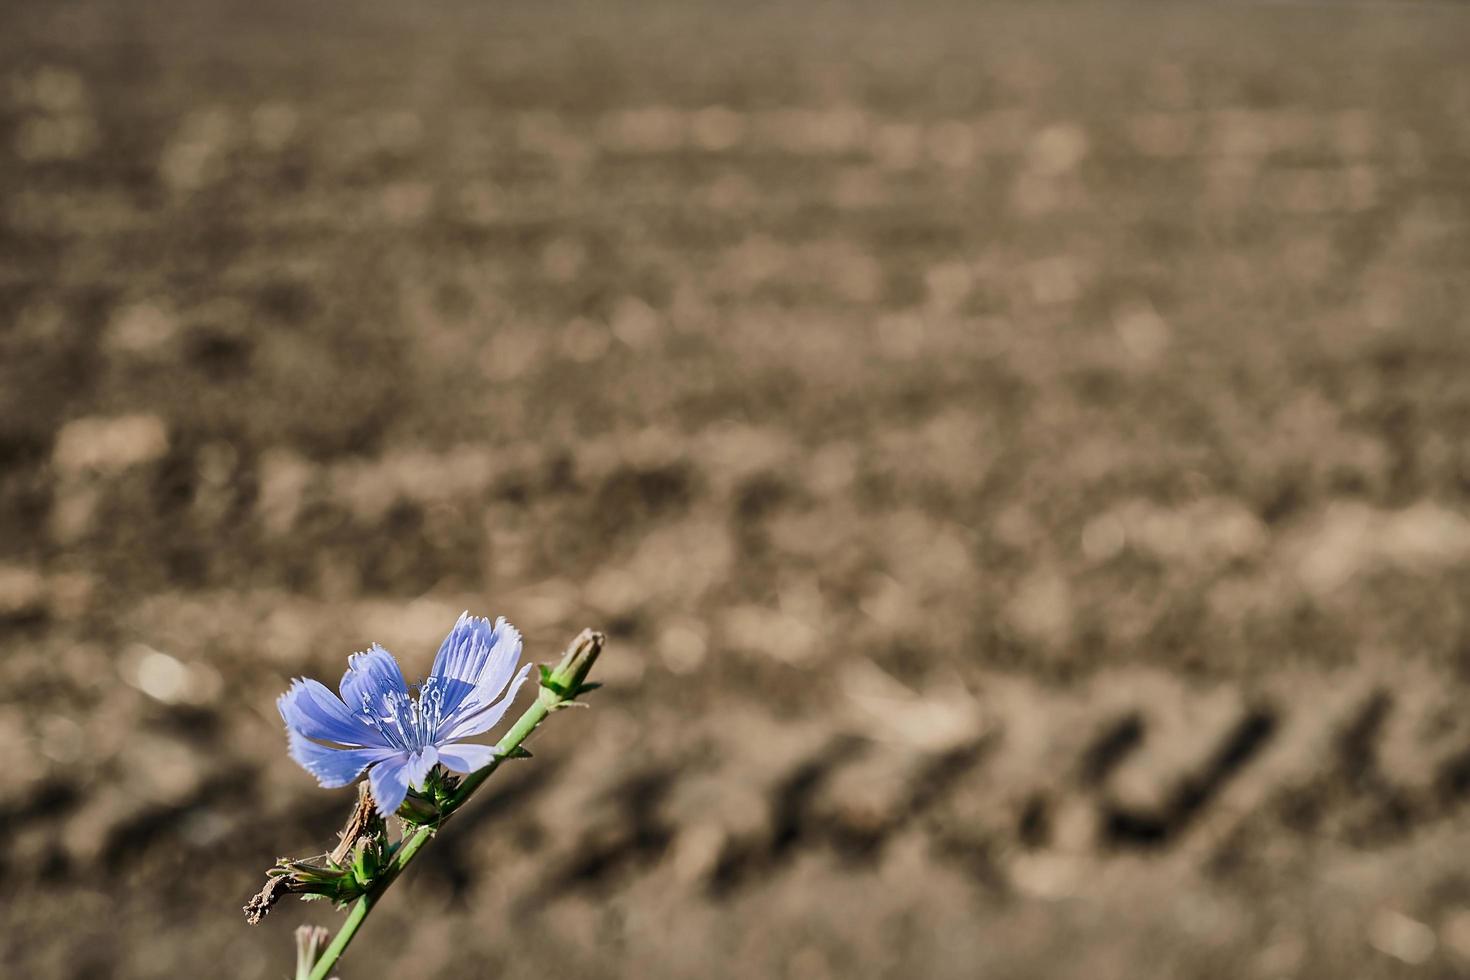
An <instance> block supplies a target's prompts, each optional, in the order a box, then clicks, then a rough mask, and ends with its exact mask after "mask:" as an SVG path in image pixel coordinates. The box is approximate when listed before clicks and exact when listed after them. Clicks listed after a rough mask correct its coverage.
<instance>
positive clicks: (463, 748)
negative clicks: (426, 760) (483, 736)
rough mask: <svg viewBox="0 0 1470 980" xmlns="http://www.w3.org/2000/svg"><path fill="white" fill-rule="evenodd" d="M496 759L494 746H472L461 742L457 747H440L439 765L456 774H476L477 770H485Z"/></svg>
mask: <svg viewBox="0 0 1470 980" xmlns="http://www.w3.org/2000/svg"><path fill="white" fill-rule="evenodd" d="M494 759H495V746H493V745H470V744H469V743H467V742H461V743H459V744H457V745H441V746H440V747H439V764H440V765H442V766H444V768H446V769H450V770H453V771H454V772H474V771H475V770H476V769H484V768H485V767H486V766H488V765H489V764H490V763H491V762H492V761H493V760H494Z"/></svg>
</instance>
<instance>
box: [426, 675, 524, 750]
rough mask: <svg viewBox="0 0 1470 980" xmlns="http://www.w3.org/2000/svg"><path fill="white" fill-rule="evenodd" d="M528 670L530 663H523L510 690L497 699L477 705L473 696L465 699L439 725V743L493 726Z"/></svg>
mask: <svg viewBox="0 0 1470 980" xmlns="http://www.w3.org/2000/svg"><path fill="white" fill-rule="evenodd" d="M530 671H531V665H530V664H523V665H522V666H521V669H520V672H519V673H517V674H516V679H515V682H514V683H513V684H511V686H510V690H509V691H507V692H506V694H505V697H503V698H501V699H500V700H499V701H495V702H491V703H486V704H484V705H479V704H477V703H475V699H474V698H469V699H466V701H465V703H464V705H463V706H462V709H461V710H460V711H459V712H458V713H457V714H456V715H455V716H454V717H451V718H446V719H445V720H444V724H443V725H441V726H440V728H439V731H440V733H441V734H440V736H439V741H440V742H441V744H442V743H443V742H457V741H459V740H460V739H462V738H469V737H470V736H472V735H479V734H480V733H482V732H487V731H489V730H490V729H491V728H493V727H495V723H496V722H498V721H500V719H501V718H502V717H504V716H505V712H506V710H507V709H509V708H510V704H511V702H512V701H514V700H515V698H516V692H518V691H519V690H520V689H521V685H522V684H524V683H525V682H526V675H527V674H528V673H530ZM504 686H505V684H504V682H501V687H504ZM495 693H496V694H498V693H500V689H499V688H496V691H495ZM446 729H447V730H446Z"/></svg>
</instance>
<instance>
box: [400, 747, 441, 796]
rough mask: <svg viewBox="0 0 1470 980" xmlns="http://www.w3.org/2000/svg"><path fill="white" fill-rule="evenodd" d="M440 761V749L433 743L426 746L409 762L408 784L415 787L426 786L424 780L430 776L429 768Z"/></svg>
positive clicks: (421, 787)
mask: <svg viewBox="0 0 1470 980" xmlns="http://www.w3.org/2000/svg"><path fill="white" fill-rule="evenodd" d="M438 761H439V750H438V749H436V748H434V746H432V745H428V746H425V747H424V750H423V751H422V752H420V753H419V754H418V755H415V756H412V757H410V759H409V763H408V773H407V776H408V785H410V786H412V787H414V788H415V789H423V788H424V780H425V779H427V778H428V776H429V770H430V769H433V768H434V765H435V764H436V763H437V762H438Z"/></svg>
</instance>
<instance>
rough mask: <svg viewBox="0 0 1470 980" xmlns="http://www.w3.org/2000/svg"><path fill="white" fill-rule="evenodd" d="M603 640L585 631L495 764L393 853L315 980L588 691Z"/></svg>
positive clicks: (472, 777) (323, 977)
mask: <svg viewBox="0 0 1470 980" xmlns="http://www.w3.org/2000/svg"><path fill="white" fill-rule="evenodd" d="M602 642H603V637H602V634H601V633H594V632H593V631H591V630H583V631H582V633H581V634H580V635H579V636H578V637H577V638H576V639H575V640H573V641H572V645H571V646H569V647H568V648H567V652H566V654H565V655H564V656H563V657H562V661H561V663H560V664H558V665H557V668H556V669H555V670H554V671H551V672H550V673H549V674H548V675H546V676H545V677H543V679H542V682H541V684H540V687H539V690H538V692H537V696H536V701H535V703H534V704H532V705H531V706H530V707H529V708H527V709H526V711H525V713H524V714H522V715H521V717H520V718H518V719H517V720H516V723H515V724H514V725H512V726H511V728H510V731H508V732H506V733H505V736H504V737H503V738H501V740H500V741H499V742H497V743H496V744H495V758H494V759H492V760H491V761H490V764H489V765H487V766H485V767H484V768H482V769H478V770H476V771H475V772H472V773H470V774H469V775H468V776H466V777H465V778H464V780H463V781H462V782H461V783H460V784H459V787H458V788H457V789H456V790H455V791H454V795H452V796H451V797H450V798H449V799H447V800H445V801H444V803H443V805H441V806H440V808H439V816H438V817H437V818H436V819H435V820H434V822H433V823H428V824H421V825H419V826H418V827H416V828H414V831H413V833H411V834H410V835H409V836H407V837H405V838H404V840H403V843H402V844H400V845H399V846H398V849H397V850H396V851H394V852H393V861H392V863H391V864H389V865H388V867H387V869H386V870H385V871H384V872H383V874H382V875H381V876H380V877H379V878H378V880H377V881H375V882H373V886H372V887H371V888H370V889H368V891H367V893H366V894H364V895H363V896H362V897H361V898H359V899H358V900H357V901H356V902H354V903H353V905H352V911H350V912H348V913H347V919H346V921H344V922H343V923H342V928H341V929H339V930H338V931H337V935H336V936H335V937H333V939H332V944H331V945H330V946H328V947H327V948H326V949H325V950H324V951H323V952H322V955H321V959H319V960H317V961H316V966H315V967H314V968H313V969H312V971H311V977H310V980H327V977H328V976H329V975H330V974H331V972H332V969H333V967H335V966H336V965H337V961H338V960H339V959H341V958H342V954H343V953H345V952H347V947H348V945H349V944H351V942H352V937H354V936H355V935H357V930H358V929H360V928H361V927H362V924H363V922H364V921H366V919H367V917H368V914H369V913H370V912H372V910H373V908H374V907H375V906H377V904H378V901H379V900H380V899H381V898H382V897H383V893H384V892H386V891H387V890H388V889H389V888H390V887H392V885H393V882H395V881H397V880H398V876H399V875H401V874H403V871H404V869H405V868H407V867H408V866H409V864H410V863H411V862H412V861H413V859H414V858H415V857H416V856H418V853H419V851H421V850H422V849H423V847H424V845H425V844H427V843H428V842H429V838H431V837H433V836H434V832H435V831H436V830H438V829H439V828H440V827H442V826H444V822H445V821H446V820H448V819H449V818H450V817H451V816H452V815H453V814H454V812H455V811H456V810H458V809H459V808H460V807H462V806H464V804H465V802H466V801H467V800H469V798H470V797H471V796H472V795H473V794H474V792H475V790H477V789H479V788H480V784H481V783H483V782H484V781H485V780H486V779H489V778H490V774H491V773H493V772H495V770H496V769H499V768H500V764H501V763H502V762H504V761H505V760H506V759H507V758H509V757H510V756H511V755H512V754H513V753H514V752H515V751H516V750H517V749H519V748H520V747H521V743H522V742H524V741H525V740H526V739H527V738H529V737H530V735H531V733H532V732H534V731H535V730H536V726H538V725H540V724H541V722H543V721H544V720H546V716H547V715H549V714H551V713H552V712H553V711H555V710H557V709H558V708H561V707H564V706H565V705H567V704H570V703H571V702H573V701H574V700H576V697H577V695H578V694H580V693H581V692H582V690H583V687H582V685H583V682H584V681H585V680H586V679H587V673H588V671H590V670H591V669H592V664H593V663H594V662H595V661H596V660H597V655H598V654H599V653H600V652H601V651H602Z"/></svg>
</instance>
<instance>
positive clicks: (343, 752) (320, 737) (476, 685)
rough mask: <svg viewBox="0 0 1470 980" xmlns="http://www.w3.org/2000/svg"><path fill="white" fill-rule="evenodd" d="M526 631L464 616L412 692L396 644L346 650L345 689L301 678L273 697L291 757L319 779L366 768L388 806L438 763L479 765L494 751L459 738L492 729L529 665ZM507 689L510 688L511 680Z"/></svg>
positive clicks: (340, 782)
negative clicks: (525, 652)
mask: <svg viewBox="0 0 1470 980" xmlns="http://www.w3.org/2000/svg"><path fill="white" fill-rule="evenodd" d="M520 658H521V634H520V633H519V632H518V631H517V630H516V628H515V627H514V626H511V625H510V624H509V623H507V622H506V621H505V620H504V619H503V618H502V619H497V620H496V621H495V625H494V626H491V625H490V621H489V620H488V619H480V618H477V617H474V616H471V615H470V614H469V613H468V612H466V613H464V614H462V615H461V616H460V617H459V620H458V622H456V623H455V624H454V629H452V630H450V631H449V635H448V636H446V637H445V638H444V642H443V644H441V645H440V647H439V653H438V655H437V656H436V657H435V658H434V668H433V670H432V671H431V672H430V673H429V678H428V680H426V681H424V682H423V683H422V684H420V685H419V686H418V697H414V696H413V695H411V694H410V693H409V689H408V685H407V684H406V683H404V680H403V671H401V670H400V669H399V667H398V661H396V660H394V659H393V654H391V653H389V652H388V651H387V650H385V649H383V648H382V647H380V646H378V645H377V644H376V643H375V644H373V646H372V648H371V649H369V650H368V651H367V652H366V653H355V654H353V655H352V656H350V657H348V658H347V673H345V674H343V675H342V684H341V686H340V688H339V690H340V691H341V693H342V696H341V697H340V698H338V697H337V695H335V694H333V693H332V692H331V691H329V690H328V689H327V688H326V687H325V686H324V685H322V684H320V683H318V682H316V681H314V680H308V679H304V678H299V679H297V680H294V681H292V682H291V689H290V690H289V691H287V692H286V693H285V694H283V695H281V697H280V699H279V700H278V701H277V702H276V707H277V708H279V709H280V712H281V717H282V718H283V719H285V721H286V735H287V737H288V739H289V740H290V746H291V758H293V759H295V760H296V761H297V762H298V763H300V764H301V766H302V768H304V769H305V770H306V771H307V772H309V773H311V774H312V775H313V776H315V777H316V778H317V782H319V783H320V784H321V785H322V786H324V787H326V788H328V789H335V788H337V787H339V786H346V785H348V784H350V783H351V782H353V781H354V780H355V779H357V777H358V776H361V775H362V773H363V770H365V769H366V770H368V779H369V780H371V782H372V790H373V798H374V799H375V800H377V802H378V812H379V813H381V814H382V815H383V816H384V817H387V816H390V815H391V814H393V813H394V811H396V810H397V809H398V807H399V806H400V805H401V804H402V803H403V800H404V798H405V797H406V796H407V795H408V788H409V787H410V786H414V787H419V788H422V787H423V785H424V781H425V779H426V778H427V777H428V775H429V772H430V771H431V770H432V769H433V768H434V766H435V765H436V764H437V765H442V766H444V767H445V768H446V769H450V770H453V771H454V772H464V773H468V772H474V771H475V770H476V769H480V768H483V767H484V766H486V765H488V764H489V763H490V761H491V760H492V759H493V758H494V757H495V749H494V748H493V747H492V746H489V745H473V744H469V743H465V742H462V741H461V739H466V738H471V737H473V736H476V735H481V734H483V733H484V732H486V731H489V730H490V728H492V727H493V726H494V725H495V723H496V722H498V721H500V719H501V717H502V716H504V714H505V712H506V709H508V708H509V707H510V704H511V702H512V701H514V700H515V696H516V692H517V691H519V690H520V686H521V684H522V683H523V682H524V681H525V679H526V674H527V673H528V672H529V671H530V669H531V665H530V664H529V663H527V664H524V665H523V666H522V667H521V669H520V670H519V671H518V672H517V671H516V663H517V661H519V660H520ZM513 673H514V674H515V680H514V682H513V683H511V684H510V690H509V691H508V692H507V693H506V694H505V696H504V697H500V694H501V692H503V691H505V689H506V684H507V683H509V682H510V681H511V675H512V674H513Z"/></svg>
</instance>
